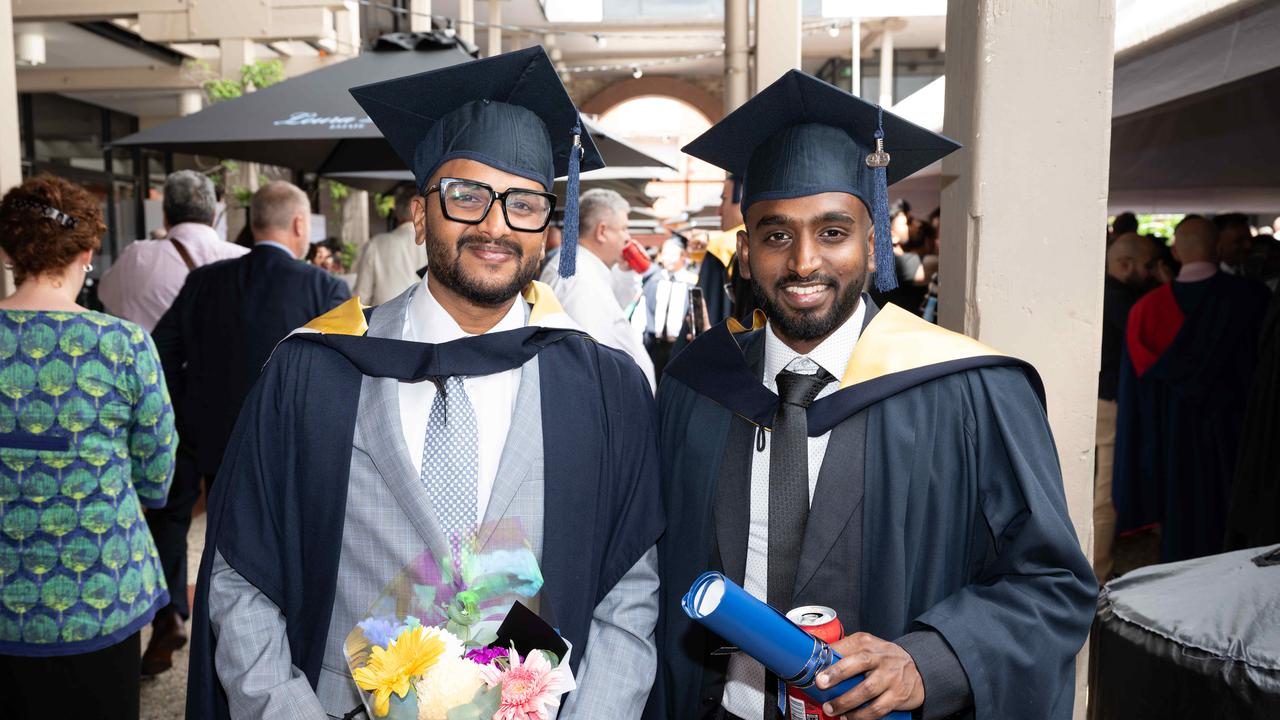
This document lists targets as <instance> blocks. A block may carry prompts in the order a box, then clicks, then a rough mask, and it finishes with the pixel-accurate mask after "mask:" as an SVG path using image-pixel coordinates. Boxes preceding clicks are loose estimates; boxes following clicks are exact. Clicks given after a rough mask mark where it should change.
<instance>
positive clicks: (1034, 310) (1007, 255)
mask: <svg viewBox="0 0 1280 720" xmlns="http://www.w3.org/2000/svg"><path fill="white" fill-rule="evenodd" d="M1114 25H1115V5H1114V2H1112V1H1111V0H1102V1H1101V2H1097V3H1089V4H1086V5H1081V4H1080V3H1076V2H1071V1H1070V0H1046V1H1043V2H1025V3H1024V2H1019V3H1006V2H997V1H995V0H979V2H977V3H975V2H973V1H972V0H949V2H948V8H947V37H946V42H947V58H946V63H947V66H946V75H947V93H946V120H945V126H944V130H945V133H946V134H947V135H948V136H950V137H953V138H955V139H957V140H958V141H960V142H962V143H965V145H966V147H965V148H964V149H963V150H961V151H959V152H957V153H954V154H953V155H951V156H950V157H949V158H947V159H946V160H944V161H943V165H942V174H943V192H942V236H943V241H942V258H941V271H940V274H939V278H940V280H941V282H942V288H941V297H940V298H939V305H940V310H941V318H940V319H941V322H942V324H943V325H945V326H946V327H949V328H951V329H953V330H959V331H962V332H964V333H966V334H967V335H970V336H973V337H975V338H977V339H979V340H981V341H982V342H984V343H987V344H988V345H991V346H993V347H995V348H999V349H1000V350H1001V351H1003V352H1007V353H1010V354H1012V355H1016V356H1018V357H1021V358H1024V359H1026V360H1028V361H1029V362H1031V363H1032V364H1033V365H1034V366H1035V367H1036V369H1037V370H1039V372H1040V375H1041V377H1042V378H1043V379H1044V384H1045V388H1046V392H1047V394H1048V407H1049V422H1050V425H1051V426H1052V427H1053V432H1054V437H1055V439H1056V441H1057V446H1058V454H1059V459H1060V461H1061V463H1062V474H1063V482H1064V485H1065V488H1066V495H1067V505H1068V508H1069V510H1070V513H1071V517H1072V520H1073V521H1074V523H1075V527H1076V534H1077V535H1078V536H1079V538H1080V540H1081V545H1082V547H1083V549H1084V554H1085V556H1086V557H1092V546H1093V542H1092V518H1093V446H1094V433H1095V427H1094V416H1095V413H1096V409H1097V402H1096V400H1097V378H1098V361H1099V352H1100V348H1099V344H1100V342H1101V340H1100V338H1101V316H1102V279H1103V272H1104V270H1103V256H1104V253H1105V247H1104V241H1103V237H1104V231H1105V228H1106V222H1107V172H1108V161H1109V148H1110V141H1111V137H1110V135H1111V74H1112V58H1113V55H1114V47H1113V33H1114ZM1028 67H1035V68H1036V73H1035V74H1036V76H1037V77H1039V78H1041V79H1044V78H1052V79H1053V80H1052V82H1027V77H1028V76H1027V68H1028ZM1029 108H1033V109H1034V111H1033V112H1028V111H1027V110H1028V109H1029ZM1046 203H1047V204H1046ZM1049 205H1052V207H1053V222H1037V221H1036V213H1038V212H1041V210H1042V209H1043V208H1045V207H1048V206H1049ZM1087 655H1088V653H1087V649H1086V652H1082V653H1081V655H1080V658H1079V661H1078V665H1077V674H1076V683H1077V688H1076V704H1075V717H1077V718H1083V717H1084V713H1085V683H1086V681H1087V678H1088V674H1087V672H1086V671H1085V670H1086V668H1087Z"/></svg>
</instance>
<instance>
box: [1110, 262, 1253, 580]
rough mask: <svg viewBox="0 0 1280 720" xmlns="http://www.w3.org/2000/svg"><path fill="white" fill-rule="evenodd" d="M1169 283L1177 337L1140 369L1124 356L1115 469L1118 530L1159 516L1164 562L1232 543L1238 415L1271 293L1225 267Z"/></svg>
mask: <svg viewBox="0 0 1280 720" xmlns="http://www.w3.org/2000/svg"><path fill="white" fill-rule="evenodd" d="M1172 290H1173V297H1174V299H1175V300H1176V302H1177V306H1178V309H1179V310H1181V312H1182V314H1183V321H1182V325H1181V327H1180V328H1179V329H1178V332H1177V334H1176V335H1175V336H1174V339H1173V342H1172V343H1171V344H1170V345H1169V347H1168V348H1166V349H1165V351H1164V352H1163V353H1162V354H1161V355H1160V357H1159V359H1157V360H1156V362H1155V364H1154V365H1152V366H1151V367H1150V368H1148V369H1147V370H1146V372H1144V373H1143V374H1142V376H1141V377H1138V375H1137V372H1136V370H1135V369H1134V365H1133V362H1132V361H1131V360H1130V359H1129V357H1128V355H1127V353H1126V355H1125V357H1124V360H1123V361H1122V363H1121V368H1120V394H1119V407H1118V411H1117V417H1116V455H1115V471H1114V476H1113V478H1112V497H1113V500H1114V502H1115V506H1116V515H1117V519H1116V529H1117V530H1118V531H1120V532H1124V531H1127V530H1134V529H1137V528H1141V527H1144V526H1147V525H1150V524H1153V523H1160V524H1161V526H1162V528H1161V529H1162V532H1161V537H1160V542H1161V548H1160V560H1161V562H1173V561H1176V560H1185V559H1188V558H1195V557H1202V556H1205V555H1213V554H1216V553H1220V552H1222V551H1223V550H1225V549H1226V548H1225V543H1224V537H1225V534H1226V521H1227V508H1228V504H1229V500H1230V497H1231V485H1232V481H1233V478H1234V477H1235V465H1236V457H1237V453H1238V452H1239V447H1240V438H1241V432H1242V421H1243V418H1244V412H1245V404H1246V401H1247V400H1248V396H1249V392H1250V390H1249V387H1250V384H1251V383H1252V381H1253V376H1254V369H1255V365H1256V361H1257V343H1258V335H1259V332H1260V330H1261V326H1262V320H1263V317H1264V314H1265V312H1266V307H1267V302H1268V300H1269V298H1268V296H1267V292H1266V288H1265V286H1263V285H1261V284H1259V283H1255V282H1253V281H1251V280H1246V279H1244V278H1239V277H1234V276H1232V275H1227V274H1226V273H1218V274H1216V275H1214V276H1213V277H1211V278H1209V279H1208V280H1204V281H1201V282H1194V283H1178V282H1175V283H1174V284H1173V288H1172ZM1157 292H1158V291H1157ZM1274 441H1275V438H1274V437H1273V438H1271V440H1270V442H1271V443H1274Z"/></svg>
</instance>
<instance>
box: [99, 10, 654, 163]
mask: <svg viewBox="0 0 1280 720" xmlns="http://www.w3.org/2000/svg"><path fill="white" fill-rule="evenodd" d="M470 59H471V56H470V55H468V54H467V53H466V52H465V51H464V50H463V48H462V47H461V46H459V45H458V44H457V43H456V41H455V40H454V39H453V38H449V37H446V36H444V35H441V34H426V33H397V34H394V35H387V36H384V37H382V38H380V39H379V40H378V42H377V44H376V45H375V46H374V47H373V49H372V50H370V51H368V52H365V53H363V54H361V55H359V56H357V57H354V58H352V59H350V60H345V61H343V62H339V63H334V64H333V65H329V66H327V67H324V68H321V69H319V70H314V71H312V72H309V73H306V74H304V75H299V76H297V77H294V78H290V79H288V80H285V81H283V82H281V83H278V84H276V85H272V86H271V87H269V88H265V89H263V90H259V91H257V92H253V93H250V94H248V95H245V96H243V97H239V98H235V99H234V100H226V101H223V102H220V103H217V104H215V105H211V106H209V107H207V108H205V109H204V110H201V111H200V112H198V113H194V114H192V115H188V116H186V117H182V118H178V119H176V120H171V121H169V122H166V123H162V124H160V125H156V126H154V127H150V128H147V129H146V130H143V131H141V132H138V133H134V134H133V135H129V136H128V137H125V138H122V139H120V140H117V141H115V142H114V143H112V144H113V145H115V146H119V147H143V148H151V149H155V150H167V151H171V152H179V153H187V154H192V155H211V156H214V157H219V158H227V159H232V160H241V161H246V162H259V163H265V164H268V165H278V166H280V167H286V168H293V169H297V170H302V171H304V172H314V173H319V174H325V175H329V174H334V173H349V172H369V171H380V170H384V171H385V170H391V171H394V170H404V169H405V167H404V163H403V162H401V160H400V158H399V156H397V155H396V154H395V151H394V150H392V149H391V146H390V145H389V144H388V143H387V142H386V140H385V139H383V137H382V133H380V132H378V128H376V127H374V125H373V123H372V122H371V121H370V120H369V117H368V116H367V115H366V114H365V113H364V111H363V110H362V109H361V108H360V106H359V105H358V104H357V103H356V101H355V100H354V99H353V98H352V97H351V94H350V93H348V92H347V89H348V88H351V87H355V86H357V85H365V84H368V83H371V82H377V81H380V80H388V79H391V78H397V77H404V76H405V75H412V74H414V73H420V72H425V71H428V70H436V69H439V68H443V67H448V66H450V65H456V64H458V63H461V62H466V61H468V60H470ZM588 128H589V130H590V131H591V134H592V137H594V138H595V141H596V146H597V147H598V148H599V150H600V154H601V155H602V156H603V157H604V160H605V163H606V164H608V165H610V166H615V167H618V166H664V167H666V166H667V165H666V163H664V162H662V161H661V160H659V159H657V158H654V157H651V156H650V155H648V154H646V153H644V152H642V151H640V150H638V149H636V148H634V147H632V146H630V145H628V144H626V143H625V142H623V141H621V140H619V139H617V138H614V137H610V136H609V135H608V133H605V132H604V131H603V130H601V129H600V128H599V127H597V126H595V125H591V124H590V123H588Z"/></svg>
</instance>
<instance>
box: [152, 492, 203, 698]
mask: <svg viewBox="0 0 1280 720" xmlns="http://www.w3.org/2000/svg"><path fill="white" fill-rule="evenodd" d="M204 527H205V516H204V515H203V514H201V515H200V516H199V517H196V518H194V519H192V521H191V532H190V533H189V534H188V536H187V541H188V542H189V543H190V545H189V547H188V550H187V567H188V574H189V578H190V582H191V583H192V584H193V585H194V584H195V581H196V570H197V569H198V568H199V566H200V555H201V553H203V552H204ZM187 627H188V630H190V624H188V626H187ZM150 636H151V629H150V628H147V629H146V630H143V631H142V647H144V648H145V647H146V646H147V640H148V639H149V638H150ZM186 697H187V649H186V648H183V649H182V650H179V651H178V652H176V653H174V655H173V669H171V670H169V671H168V672H166V673H162V674H161V675H159V676H157V677H154V678H150V679H147V678H143V680H142V718H141V720H181V719H182V717H183V715H184V713H185V711H186Z"/></svg>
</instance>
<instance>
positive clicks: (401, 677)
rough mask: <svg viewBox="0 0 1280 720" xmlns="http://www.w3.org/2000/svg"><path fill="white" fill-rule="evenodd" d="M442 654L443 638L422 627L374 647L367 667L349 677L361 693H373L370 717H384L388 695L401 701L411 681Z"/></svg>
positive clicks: (425, 670)
mask: <svg viewBox="0 0 1280 720" xmlns="http://www.w3.org/2000/svg"><path fill="white" fill-rule="evenodd" d="M444 651H445V642H444V638H442V637H440V636H439V635H438V634H435V633H428V632H427V629H426V628H423V627H416V628H410V629H408V630H405V631H404V632H403V633H401V634H400V637H399V638H396V639H395V640H393V641H392V642H391V644H390V645H389V646H388V647H386V648H382V647H374V648H373V654H372V655H370V657H369V663H368V664H367V665H365V666H364V667H362V668H359V669H358V670H356V671H355V672H354V673H352V677H354V678H355V680H356V685H359V686H360V689H361V690H366V691H368V692H371V693H373V712H374V714H375V715H377V716H378V717H385V716H386V714H387V713H388V712H390V711H391V693H393V692H394V693H395V694H396V697H399V698H402V699H403V698H404V696H405V694H407V693H408V692H409V688H410V687H411V684H412V682H413V680H414V678H417V677H419V676H421V675H423V674H424V673H426V672H427V670H429V669H431V666H432V665H435V664H436V660H438V659H439V658H440V655H441V654H443V653H444Z"/></svg>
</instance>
